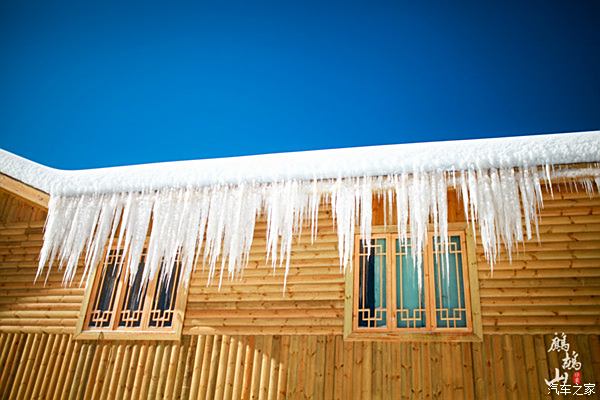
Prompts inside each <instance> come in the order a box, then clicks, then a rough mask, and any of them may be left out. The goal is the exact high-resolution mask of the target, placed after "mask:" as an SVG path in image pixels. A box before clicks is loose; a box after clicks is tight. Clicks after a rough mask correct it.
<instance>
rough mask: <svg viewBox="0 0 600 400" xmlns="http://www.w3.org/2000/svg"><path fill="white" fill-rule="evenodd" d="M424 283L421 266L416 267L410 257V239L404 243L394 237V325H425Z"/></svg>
mask: <svg viewBox="0 0 600 400" xmlns="http://www.w3.org/2000/svg"><path fill="white" fill-rule="evenodd" d="M419 275H420V281H421V284H422V285H423V286H424V285H425V280H424V277H423V268H420V270H419V269H417V268H416V266H415V264H414V262H413V257H412V248H411V245H410V241H408V242H407V243H406V244H405V245H401V244H400V240H398V239H396V310H395V312H396V326H397V327H398V328H424V327H425V325H426V315H427V312H426V307H425V288H424V287H422V288H421V290H419Z"/></svg>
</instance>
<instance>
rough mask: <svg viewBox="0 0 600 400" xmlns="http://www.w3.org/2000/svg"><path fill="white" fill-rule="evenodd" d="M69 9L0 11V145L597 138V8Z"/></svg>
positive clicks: (175, 147)
mask: <svg viewBox="0 0 600 400" xmlns="http://www.w3.org/2000/svg"><path fill="white" fill-rule="evenodd" d="M79 3H84V2H79ZM79 3H74V4H69V3H56V2H39V4H37V5H35V4H34V2H2V3H1V4H0V51H1V53H0V54H1V56H0V147H2V148H4V149H7V150H9V151H12V152H15V153H17V154H20V155H22V156H25V157H27V158H30V159H33V160H35V161H37V162H41V163H44V164H46V165H50V166H53V167H57V168H66V169H76V168H91V167H102V166H112V165H124V164H135V163H144V162H154V161H169V160H182V159H196V158H211V157H223V156H236V155H245V154H260V153H270V152H281V151H295V150H308V149H321V148H335V147H349V146H362V145H374V144H389V143H404V142H418V141H428V140H446V139H461V138H478V137H493V136H512V135H522V134H532V133H553V132H565V131H578V130H592V129H598V128H600V67H599V65H600V63H599V61H600V29H598V26H600V2H598V1H583V0H582V1H576V2H570V1H564V0H561V1H544V2H529V1H526V2H523V1H502V2H496V4H494V5H492V4H489V3H490V2H475V1H473V2H464V3H462V4H460V5H457V3H456V2H447V4H442V3H425V2H417V3H419V4H418V5H416V4H412V3H413V2H376V1H368V2H367V1H365V2H362V3H361V2H348V3H346V2H344V3H342V2H339V3H336V2H324V1H317V2H309V1H302V2H296V3H291V2H272V3H267V2H248V1H243V2H238V3H232V2H229V3H227V4H223V3H222V2H221V3H222V4H216V3H218V2H211V3H203V2H193V3H192V2H190V3H189V4H185V3H174V2H168V3H167V2H164V3H163V4H156V3H151V2H131V3H128V4H127V5H125V4H122V3H123V2H121V3H116V2H115V3H109V2H102V4H101V5H100V4H97V5H90V4H87V5H84V4H79ZM524 3H527V4H524Z"/></svg>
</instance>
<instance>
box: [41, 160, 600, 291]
mask: <svg viewBox="0 0 600 400" xmlns="http://www.w3.org/2000/svg"><path fill="white" fill-rule="evenodd" d="M549 171H551V170H550V168H547V167H546V166H542V167H523V168H489V169H479V168H472V169H468V170H465V171H434V172H414V173H401V174H398V175H387V176H378V177H368V176H364V177H360V178H356V177H355V178H338V179H331V180H288V181H282V182H275V183H242V184H239V185H215V186H209V187H201V188H184V189H163V190H156V191H147V192H137V193H121V194H83V195H74V196H52V198H51V201H50V205H49V214H48V220H47V224H46V229H45V234H44V245H43V248H42V251H41V255H40V262H39V269H38V276H39V275H41V274H42V273H43V271H44V268H48V270H49V269H50V268H51V267H52V265H53V263H55V264H58V267H59V268H60V269H62V268H64V269H65V272H64V280H65V282H71V281H72V280H73V278H74V276H75V273H76V270H77V268H78V267H79V265H80V260H83V268H84V270H83V278H82V280H84V279H85V278H86V276H87V274H89V273H91V272H92V271H94V269H95V268H96V266H97V265H98V264H99V262H100V261H101V258H102V254H103V251H104V248H105V247H106V246H117V247H118V248H120V249H123V251H124V254H127V258H126V259H125V260H124V263H125V266H126V268H127V269H128V271H129V273H130V275H129V276H130V277H135V274H136V272H137V268H138V265H139V261H140V258H141V256H142V253H143V252H144V251H146V253H147V268H146V269H145V270H144V274H143V279H144V280H147V279H152V278H153V277H154V276H156V274H157V273H158V271H159V269H160V266H161V265H162V264H164V265H165V266H167V267H166V268H163V269H162V273H163V274H164V276H163V278H165V277H166V278H169V277H170V274H171V269H170V268H169V266H172V265H174V261H175V260H176V258H177V257H178V256H179V257H180V259H181V262H182V265H183V271H184V272H183V282H184V283H185V284H187V283H188V282H189V277H190V274H191V271H192V270H193V268H194V267H196V266H197V265H198V264H202V263H204V264H206V265H207V267H208V271H209V279H213V278H214V277H215V275H216V274H217V270H219V274H218V275H219V285H220V284H221V282H222V279H223V277H224V276H225V275H226V274H227V276H228V277H229V278H232V277H234V276H235V275H236V274H238V273H239V272H240V271H241V269H243V268H244V266H245V265H246V264H247V262H248V258H249V254H250V248H251V244H252V239H253V235H254V227H255V223H256V220H257V218H259V217H260V216H264V217H265V218H266V221H267V232H266V259H267V260H269V261H270V262H271V264H272V266H273V268H279V267H283V268H284V270H285V277H286V278H287V272H288V270H289V266H290V257H291V249H292V242H293V238H294V237H295V236H297V235H299V234H300V232H301V230H302V227H303V225H309V231H310V232H311V238H313V239H314V237H315V236H316V232H317V225H316V224H317V216H318V211H319V207H320V206H321V205H322V203H323V202H325V203H329V204H330V205H331V208H332V216H333V220H334V224H335V226H336V228H337V236H338V250H339V259H340V267H341V268H342V269H343V270H345V269H347V268H348V267H351V265H352V263H351V260H352V255H353V251H354V237H355V226H358V233H359V234H360V237H361V239H362V240H364V241H365V243H367V244H368V243H370V238H371V223H372V222H371V221H372V215H371V214H372V198H373V196H374V195H376V194H381V195H382V196H383V197H384V199H385V203H386V204H387V203H388V202H389V204H387V205H386V207H391V206H392V203H393V206H394V207H395V210H396V214H397V220H396V224H397V230H398V234H399V238H400V240H401V242H402V243H403V244H406V243H410V245H411V246H412V254H413V257H415V265H417V267H418V268H421V262H422V260H421V254H422V251H423V248H424V246H425V245H426V243H427V238H428V232H429V231H430V228H429V224H430V223H431V224H432V225H433V232H434V236H435V237H436V238H439V239H436V240H439V242H438V244H439V245H440V246H442V248H446V247H447V246H448V212H447V207H448V205H447V204H448V202H447V193H448V189H456V191H457V193H459V195H460V198H461V200H462V204H463V206H464V210H465V215H466V217H467V220H468V221H469V223H470V224H472V226H473V229H474V230H476V231H478V232H479V235H480V238H481V244H482V246H483V250H484V253H485V257H486V259H487V260H488V261H489V263H490V265H491V266H492V267H493V264H494V262H495V260H496V258H497V257H498V254H499V251H501V246H503V247H504V249H505V251H507V253H508V255H509V257H510V254H511V251H512V249H513V248H514V246H515V245H516V244H517V243H518V242H523V241H524V239H525V238H527V239H531V238H532V236H533V232H536V234H537V223H538V211H539V209H540V207H541V206H542V183H543V180H544V179H549V178H552V176H550V175H549V174H554V177H555V178H556V179H560V178H561V177H570V178H573V177H575V178H577V176H576V175H577V173H576V172H573V171H570V172H569V171H567V170H565V169H557V170H556V171H555V172H549ZM582 171H584V173H582V174H581V175H580V178H579V179H580V185H582V187H583V188H584V189H585V190H587V191H588V192H591V191H593V190H594V189H593V185H596V190H598V191H600V179H599V176H600V173H599V172H598V169H597V168H592V169H591V170H585V169H584V170H582ZM147 237H149V239H148V242H147V244H146V239H147ZM367 248H368V246H367ZM443 264H447V263H444V262H443ZM418 276H420V274H419V275H418ZM284 282H285V278H284ZM419 284H421V283H419Z"/></svg>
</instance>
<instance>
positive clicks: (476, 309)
mask: <svg viewBox="0 0 600 400" xmlns="http://www.w3.org/2000/svg"><path fill="white" fill-rule="evenodd" d="M432 228H433V227H430V229H429V232H430V233H429V238H428V243H427V245H426V247H425V249H424V255H423V257H424V258H423V263H424V265H425V266H426V268H424V277H423V282H424V285H428V286H429V290H427V291H426V293H425V308H426V316H427V317H426V318H427V321H431V322H428V324H430V326H429V327H424V328H397V327H396V324H397V322H396V312H395V311H396V304H395V303H396V297H395V294H396V273H397V272H396V269H397V268H396V238H397V236H398V232H397V229H395V227H389V226H388V227H384V226H374V227H373V229H372V239H381V238H385V239H386V240H387V243H386V260H387V262H386V282H388V281H389V280H390V279H392V280H391V281H390V282H391V283H388V284H387V287H388V288H392V290H386V310H387V318H386V326H385V327H359V326H358V297H359V296H357V290H358V273H359V270H360V268H359V262H360V261H359V260H360V255H359V254H360V235H356V236H355V243H354V254H353V256H354V258H353V260H352V270H351V271H347V273H346V277H345V299H344V300H345V301H344V339H345V340H358V341H360V340H391V341H454V342H460V341H469V342H476V341H482V340H483V334H482V321H481V305H480V297H479V279H478V276H477V259H476V254H475V242H474V239H473V234H472V230H471V229H468V228H467V225H466V224H465V223H450V224H448V234H449V236H460V238H461V239H460V240H461V253H462V254H463V257H462V270H463V281H464V285H465V292H464V296H465V304H466V306H467V313H466V318H467V327H465V328H445V327H441V328H437V327H435V325H436V324H437V320H436V317H435V307H432V306H431V304H433V303H432V302H435V294H434V293H435V292H434V290H435V283H434V278H433V277H432V276H431V274H432V273H433V246H432V240H431V238H432V236H433V235H432V233H431V232H432V231H433V229H432ZM469 306H470V312H469V310H468V309H469Z"/></svg>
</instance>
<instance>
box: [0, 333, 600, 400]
mask: <svg viewBox="0 0 600 400" xmlns="http://www.w3.org/2000/svg"><path fill="white" fill-rule="evenodd" d="M546 339H547V338H546ZM544 340H545V338H544V336H543V335H533V336H530V335H526V336H523V335H489V336H486V337H485V338H484V341H483V342H482V343H390V342H344V341H343V338H342V336H341V335H292V336H288V335H284V336H264V335H263V336H248V335H246V336H228V335H223V336H220V335H218V336H210V335H209V336H203V335H185V336H184V337H183V339H182V340H181V341H180V342H177V343H173V342H142V341H140V342H115V341H111V342H98V341H73V340H72V339H71V336H70V335H67V334H44V335H40V334H34V333H0V365H2V369H1V370H0V371H1V372H0V398H25V399H33V398H44V399H67V398H73V399H75V398H77V399H103V398H118V399H145V398H150V399H163V398H164V399H188V398H195V399H252V398H254V399H305V398H308V399H334V398H343V399H371V398H373V399H399V398H449V399H459V398H479V399H489V398H498V399H500V398H509V399H510V398H545V395H546V392H547V388H546V384H545V382H544V380H543V379H544V378H548V377H550V375H551V371H552V372H553V371H554V368H555V367H558V366H559V365H558V360H557V359H556V357H554V358H552V357H550V356H546V351H545V347H547V346H544V347H543V348H541V349H540V351H539V352H537V351H536V350H537V349H536V348H534V342H540V343H542V344H543V343H544ZM568 340H569V342H570V344H571V349H572V350H575V351H577V352H579V354H586V359H585V360H584V363H583V368H582V375H583V381H584V382H598V381H600V370H599V369H598V366H599V365H600V352H598V351H590V349H596V350H597V349H598V346H599V343H600V337H599V336H598V335H584V334H582V335H570V336H569V337H568ZM523 346H524V347H525V349H526V350H527V351H520V350H521V349H522V348H523ZM301 349H305V350H306V351H301ZM199 354H200V356H199ZM202 354H204V355H208V356H201V355H202ZM550 354H552V353H550ZM347 359H348V360H349V363H347V361H346V360H347ZM292 360H293V362H290V361H292ZM336 371H337V372H336ZM342 371H347V372H343V373H342ZM338 372H339V373H338ZM246 380H247V381H248V383H247V384H243V383H242V382H243V381H246ZM348 388H350V389H351V390H346V389H348ZM494 396H495V397H494Z"/></svg>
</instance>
